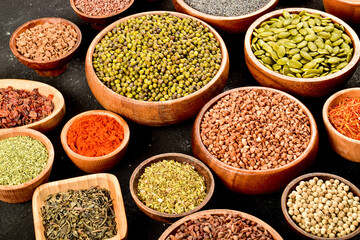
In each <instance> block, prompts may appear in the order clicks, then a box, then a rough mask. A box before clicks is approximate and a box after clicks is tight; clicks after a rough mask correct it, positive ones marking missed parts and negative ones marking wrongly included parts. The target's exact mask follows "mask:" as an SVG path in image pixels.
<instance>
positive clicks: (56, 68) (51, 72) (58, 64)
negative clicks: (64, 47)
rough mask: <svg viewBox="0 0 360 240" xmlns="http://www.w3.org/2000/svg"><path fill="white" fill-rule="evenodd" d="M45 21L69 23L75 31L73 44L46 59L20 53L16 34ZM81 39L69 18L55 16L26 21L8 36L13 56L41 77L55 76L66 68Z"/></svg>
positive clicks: (79, 32) (77, 29)
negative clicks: (54, 56) (63, 52)
mask: <svg viewBox="0 0 360 240" xmlns="http://www.w3.org/2000/svg"><path fill="white" fill-rule="evenodd" d="M45 23H52V24H57V23H63V24H66V25H70V26H71V27H72V28H74V29H75V31H76V33H77V41H76V43H75V46H74V47H73V48H72V49H71V50H70V51H68V52H67V53H66V54H64V55H63V56H61V57H59V58H56V59H53V60H48V61H35V60H32V59H29V58H26V57H24V56H23V55H21V54H20V53H19V52H18V50H17V49H16V39H17V38H18V36H19V35H20V34H21V33H23V32H25V31H26V30H28V29H30V28H33V27H35V26H37V25H43V24H45ZM81 39H82V35H81V31H80V29H79V28H78V27H77V26H76V25H75V24H74V23H72V22H70V21H69V20H66V19H63V18H55V17H48V18H39V19H35V20H31V21H29V22H26V23H24V24H23V25H21V26H20V27H18V29H16V30H15V32H14V33H13V34H12V35H11V38H10V49H11V51H12V53H13V54H14V56H15V57H16V58H17V59H18V60H19V61H20V62H21V63H22V64H24V65H25V66H27V67H29V68H31V69H34V71H35V72H36V73H37V74H38V75H40V76H42V77H55V76H58V75H60V74H62V73H63V72H64V71H65V70H66V68H67V63H68V62H69V61H70V59H71V58H72V57H73V56H74V54H75V53H76V51H77V49H78V48H79V46H80V43H81Z"/></svg>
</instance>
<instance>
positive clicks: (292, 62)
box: [287, 59, 303, 68]
mask: <svg viewBox="0 0 360 240" xmlns="http://www.w3.org/2000/svg"><path fill="white" fill-rule="evenodd" d="M287 65H288V66H289V67H291V68H301V67H302V66H303V65H302V64H301V63H300V62H299V61H296V60H293V59H291V60H289V61H288V62H287Z"/></svg>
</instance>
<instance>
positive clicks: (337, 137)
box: [322, 88, 360, 162]
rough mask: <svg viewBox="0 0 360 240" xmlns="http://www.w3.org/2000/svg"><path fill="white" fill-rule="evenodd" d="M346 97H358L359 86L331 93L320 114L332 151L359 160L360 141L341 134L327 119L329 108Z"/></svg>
mask: <svg viewBox="0 0 360 240" xmlns="http://www.w3.org/2000/svg"><path fill="white" fill-rule="evenodd" d="M348 97H355V98H360V88H348V89H344V90H341V91H339V92H336V93H334V94H333V95H331V96H330V97H329V98H328V99H327V100H326V102H325V104H324V107H323V111H322V115H323V120H324V124H325V128H326V131H327V134H328V137H329V141H330V145H331V147H332V148H333V149H334V151H335V152H336V153H337V154H339V155H340V156H341V157H343V158H345V159H347V160H350V161H353V162H360V141H359V140H355V139H352V138H349V137H347V136H345V135H343V134H341V133H340V132H339V131H338V130H336V129H335V127H334V126H333V125H332V124H331V123H330V121H329V109H330V108H332V107H334V106H335V105H337V104H338V103H339V102H340V101H341V100H343V99H344V98H348Z"/></svg>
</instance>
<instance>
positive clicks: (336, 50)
mask: <svg viewBox="0 0 360 240" xmlns="http://www.w3.org/2000/svg"><path fill="white" fill-rule="evenodd" d="M339 52H340V48H339V47H338V46H336V47H334V48H333V53H332V55H334V56H336V55H337V54H338V53H339Z"/></svg>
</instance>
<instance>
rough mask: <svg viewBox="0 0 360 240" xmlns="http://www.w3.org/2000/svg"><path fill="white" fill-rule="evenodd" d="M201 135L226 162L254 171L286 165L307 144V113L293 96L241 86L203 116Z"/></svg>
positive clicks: (207, 144)
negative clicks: (245, 88)
mask: <svg viewBox="0 0 360 240" xmlns="http://www.w3.org/2000/svg"><path fill="white" fill-rule="evenodd" d="M200 134H201V139H202V142H203V144H204V145H205V147H206V148H207V150H208V151H209V152H210V153H211V154H212V155H213V156H214V157H216V158H217V159H219V160H220V161H222V162H224V163H226V164H229V165H231V166H233V167H237V168H242V169H248V170H266V169H273V168H278V167H281V166H284V165H286V164H288V163H290V162H292V161H294V160H295V159H296V158H298V157H299V156H300V155H301V154H302V152H304V150H305V149H306V148H307V146H308V144H309V141H310V136H311V130H310V121H309V118H308V116H307V115H306V113H305V112H304V111H303V110H302V109H301V107H300V106H299V105H298V104H297V103H296V102H295V101H294V100H292V99H290V98H288V97H286V96H285V95H283V94H281V93H277V92H275V91H269V90H263V89H261V90H260V89H259V90H255V89H253V90H238V91H232V92H231V93H230V94H228V95H226V96H224V97H223V98H221V99H220V100H218V101H217V102H216V103H215V104H214V106H213V107H211V108H210V109H209V110H208V111H207V112H206V113H205V114H204V117H203V120H202V122H201V128H200Z"/></svg>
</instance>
